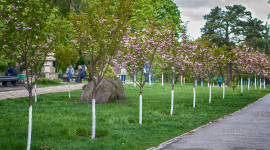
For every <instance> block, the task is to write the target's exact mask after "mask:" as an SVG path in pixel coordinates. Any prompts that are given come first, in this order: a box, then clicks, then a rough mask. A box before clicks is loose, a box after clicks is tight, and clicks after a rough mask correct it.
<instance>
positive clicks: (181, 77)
mask: <svg viewBox="0 0 270 150" xmlns="http://www.w3.org/2000/svg"><path fill="white" fill-rule="evenodd" d="M181 85H183V77H182V76H181Z"/></svg>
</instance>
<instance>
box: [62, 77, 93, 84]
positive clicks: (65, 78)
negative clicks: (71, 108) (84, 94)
mask: <svg viewBox="0 0 270 150" xmlns="http://www.w3.org/2000/svg"><path fill="white" fill-rule="evenodd" d="M62 79H63V82H68V76H63V77H62ZM72 79H75V80H76V76H73V77H72ZM82 79H87V80H88V81H89V77H84V78H81V81H80V83H82Z"/></svg>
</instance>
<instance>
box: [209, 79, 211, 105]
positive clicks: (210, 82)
mask: <svg viewBox="0 0 270 150" xmlns="http://www.w3.org/2000/svg"><path fill="white" fill-rule="evenodd" d="M209 82H210V86H209V103H211V78H209Z"/></svg>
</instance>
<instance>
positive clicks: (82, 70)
mask: <svg viewBox="0 0 270 150" xmlns="http://www.w3.org/2000/svg"><path fill="white" fill-rule="evenodd" d="M78 68H79V72H78V73H77V74H76V75H77V78H76V83H80V81H81V78H84V77H86V72H85V70H84V69H82V66H78Z"/></svg>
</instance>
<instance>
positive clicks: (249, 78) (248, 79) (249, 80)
mask: <svg viewBox="0 0 270 150" xmlns="http://www.w3.org/2000/svg"><path fill="white" fill-rule="evenodd" d="M249 85H250V78H248V90H249Z"/></svg>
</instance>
